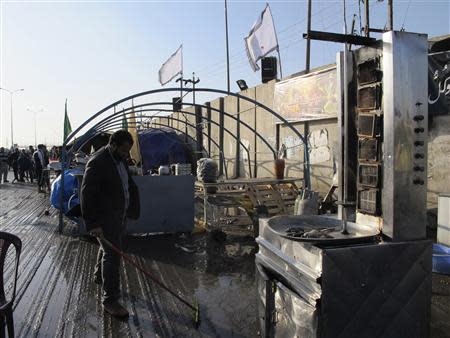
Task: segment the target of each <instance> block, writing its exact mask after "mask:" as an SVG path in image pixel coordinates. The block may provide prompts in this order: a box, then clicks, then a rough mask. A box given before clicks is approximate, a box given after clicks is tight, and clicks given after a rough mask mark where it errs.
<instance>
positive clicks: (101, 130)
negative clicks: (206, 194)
mask: <svg viewBox="0 0 450 338" xmlns="http://www.w3.org/2000/svg"><path fill="white" fill-rule="evenodd" d="M172 119H173V120H175V121H179V122H181V123H184V124H185V125H188V126H190V127H192V128H195V125H193V124H190V123H187V122H186V121H183V120H179V119H175V118H172ZM121 123H122V122H119V121H117V122H116V123H115V124H111V125H108V126H106V127H108V128H111V129H114V128H116V127H120V126H121ZM135 124H137V123H135ZM153 124H155V125H158V126H163V127H168V128H169V127H170V126H168V125H166V124H162V123H155V122H153ZM173 129H175V128H173ZM108 130H109V129H108ZM176 130H179V131H181V130H180V129H179V128H176ZM224 130H225V128H224ZM98 131H99V132H104V131H105V129H100V130H98ZM227 132H229V131H228V130H227ZM182 134H183V135H187V136H189V137H190V138H191V139H194V138H193V137H192V136H190V135H189V134H186V133H185V132H183V133H182ZM202 134H203V135H205V136H207V134H206V133H205V132H202ZM230 135H231V136H233V137H234V138H235V139H236V140H237V138H236V137H235V136H234V135H232V134H231V133H230ZM207 137H208V139H210V140H211V142H213V143H214V144H215V145H216V146H217V147H218V148H219V154H222V157H223V161H222V162H223V164H224V168H225V171H226V161H225V157H224V156H223V150H221V149H220V147H219V145H218V144H217V142H215V141H214V140H213V139H212V138H210V137H209V136H207ZM239 143H240V144H241V146H242V147H243V148H244V149H245V151H246V153H247V156H249V158H250V152H249V150H248V148H247V147H245V145H244V144H242V142H239ZM249 170H250V172H249V174H250V176H251V164H250V162H249ZM225 177H226V178H227V179H228V174H227V173H226V172H225Z"/></svg>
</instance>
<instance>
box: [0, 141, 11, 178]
mask: <svg viewBox="0 0 450 338" xmlns="http://www.w3.org/2000/svg"><path fill="white" fill-rule="evenodd" d="M8 159H9V154H8V152H7V151H6V150H5V148H3V147H1V148H0V183H1V182H2V180H3V183H8V182H9V181H8V167H9V165H8Z"/></svg>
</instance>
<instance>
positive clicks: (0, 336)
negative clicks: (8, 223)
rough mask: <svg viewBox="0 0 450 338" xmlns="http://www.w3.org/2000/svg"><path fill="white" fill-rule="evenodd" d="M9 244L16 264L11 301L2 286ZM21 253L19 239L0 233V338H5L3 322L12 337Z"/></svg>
mask: <svg viewBox="0 0 450 338" xmlns="http://www.w3.org/2000/svg"><path fill="white" fill-rule="evenodd" d="M11 244H12V245H13V246H14V247H15V249H16V263H15V269H14V289H13V293H12V297H11V299H9V300H8V299H6V294H5V285H4V282H5V280H4V275H3V274H4V266H5V259H6V254H7V252H8V249H9V247H10V246H11ZM21 251H22V241H21V240H20V238H19V237H17V236H15V235H13V234H10V233H7V232H1V231H0V338H4V337H5V321H6V326H7V327H8V335H9V337H10V338H12V337H14V320H13V304H14V299H15V298H16V285H17V271H18V269H19V257H20V252H21Z"/></svg>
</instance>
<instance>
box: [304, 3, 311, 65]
mask: <svg viewBox="0 0 450 338" xmlns="http://www.w3.org/2000/svg"><path fill="white" fill-rule="evenodd" d="M311 7H312V5H311V0H308V23H307V28H306V34H307V39H306V66H305V72H306V73H309V68H310V59H311V39H310V38H309V33H310V31H311Z"/></svg>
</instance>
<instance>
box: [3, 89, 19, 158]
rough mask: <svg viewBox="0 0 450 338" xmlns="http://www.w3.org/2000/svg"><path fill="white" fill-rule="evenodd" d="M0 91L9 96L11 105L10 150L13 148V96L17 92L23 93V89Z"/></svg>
mask: <svg viewBox="0 0 450 338" xmlns="http://www.w3.org/2000/svg"><path fill="white" fill-rule="evenodd" d="M0 90H4V91H6V92H8V93H9V95H10V103H11V149H12V148H14V128H13V94H14V93H17V92H21V91H24V89H23V88H21V89H16V90H9V89H6V88H0Z"/></svg>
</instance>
